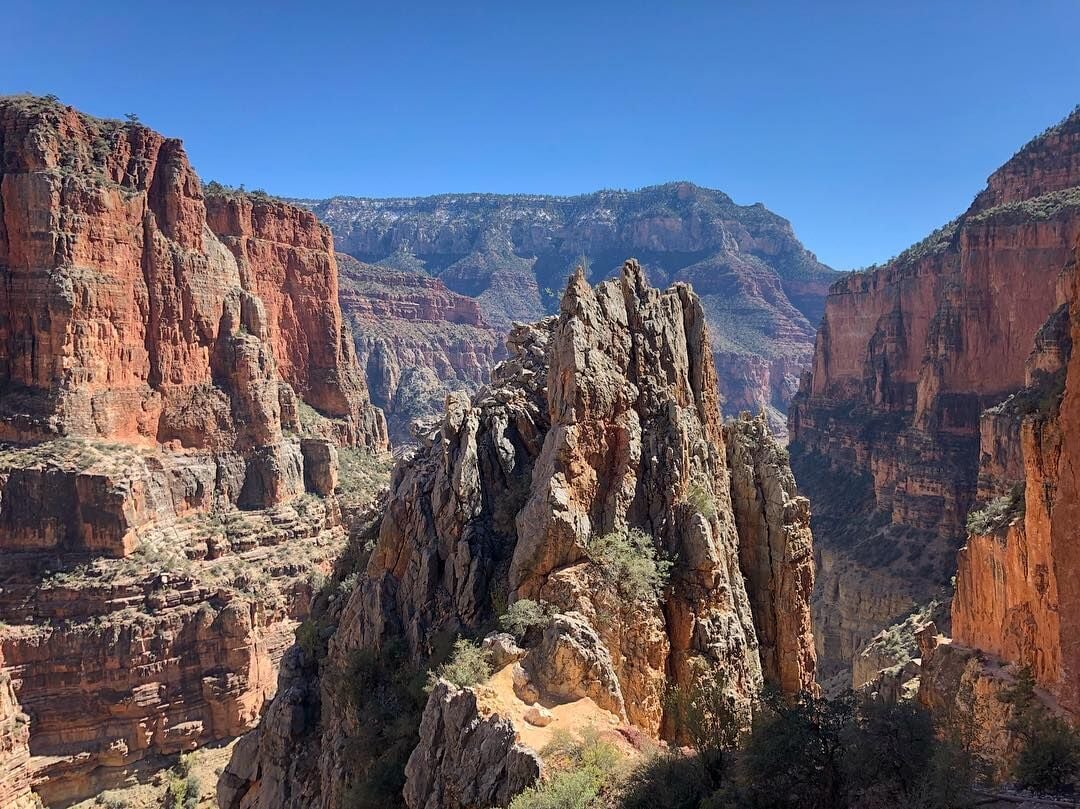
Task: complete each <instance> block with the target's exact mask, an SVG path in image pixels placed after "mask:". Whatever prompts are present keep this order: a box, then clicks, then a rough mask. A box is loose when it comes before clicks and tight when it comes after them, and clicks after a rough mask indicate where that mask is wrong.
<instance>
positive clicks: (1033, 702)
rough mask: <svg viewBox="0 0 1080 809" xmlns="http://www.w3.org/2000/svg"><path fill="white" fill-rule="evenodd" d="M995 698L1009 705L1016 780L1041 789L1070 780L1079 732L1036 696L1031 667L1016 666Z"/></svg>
mask: <svg viewBox="0 0 1080 809" xmlns="http://www.w3.org/2000/svg"><path fill="white" fill-rule="evenodd" d="M998 699H999V700H1001V702H1004V703H1005V704H1007V705H1009V706H1010V712H1009V722H1008V728H1009V730H1010V731H1012V732H1013V733H1014V734H1016V736H1017V737H1018V738H1019V740H1020V751H1019V753H1018V755H1017V757H1016V762H1015V763H1014V765H1013V772H1012V774H1013V777H1014V778H1015V779H1016V781H1017V783H1019V784H1020V785H1021V786H1023V787H1025V788H1027V789H1031V790H1033V791H1035V792H1043V793H1045V792H1060V791H1061V790H1062V788H1063V787H1065V786H1066V785H1068V784H1071V783H1072V782H1073V779H1074V778H1075V776H1076V775H1077V771H1078V770H1080V735H1078V734H1077V732H1076V731H1075V730H1073V729H1072V727H1071V726H1070V725H1069V724H1068V723H1067V722H1065V721H1064V720H1063V719H1061V718H1060V717H1057V716H1053V715H1052V714H1051V713H1050V711H1049V709H1048V708H1047V707H1046V705H1045V704H1043V702H1042V701H1041V700H1040V699H1039V698H1038V696H1037V695H1036V693H1035V675H1034V673H1033V672H1032V670H1031V668H1030V667H1028V666H1021V667H1020V668H1018V669H1016V670H1015V671H1014V672H1013V683H1012V685H1011V686H1009V688H1007V689H1005V690H1004V691H1003V692H1002V693H1001V694H1000V695H999V696H998Z"/></svg>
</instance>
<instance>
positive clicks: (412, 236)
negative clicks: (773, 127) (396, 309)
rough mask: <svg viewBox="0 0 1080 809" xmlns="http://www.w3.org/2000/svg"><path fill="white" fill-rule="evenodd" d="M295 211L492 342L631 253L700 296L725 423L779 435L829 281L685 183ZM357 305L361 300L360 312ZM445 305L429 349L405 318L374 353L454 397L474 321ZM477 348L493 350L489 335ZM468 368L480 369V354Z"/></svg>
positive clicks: (657, 275) (663, 281)
mask: <svg viewBox="0 0 1080 809" xmlns="http://www.w3.org/2000/svg"><path fill="white" fill-rule="evenodd" d="M300 204H304V205H308V206H310V207H311V209H312V210H314V211H315V212H316V213H317V214H318V216H319V217H320V219H322V220H323V221H325V222H326V223H327V224H328V225H329V226H330V228H331V230H332V231H333V232H334V241H335V244H336V246H337V248H338V251H339V252H340V253H348V254H350V255H352V256H355V257H356V258H357V259H359V260H360V261H362V262H364V263H365V264H367V265H368V266H369V267H370V266H371V265H378V266H379V267H380V268H381V272H382V273H385V272H386V271H387V270H394V271H396V272H399V273H401V274H404V275H408V276H411V277H413V278H417V279H423V280H422V281H409V284H410V285H411V286H413V287H414V289H415V286H418V285H419V284H420V283H423V284H425V285H430V286H429V288H428V290H427V291H425V293H424V294H425V295H426V296H428V297H429V298H430V297H439V298H443V299H445V295H446V292H447V291H450V292H452V293H455V294H457V295H458V296H461V297H467V298H468V299H470V300H471V301H473V302H474V304H475V306H476V307H477V309H478V311H479V313H480V315H481V317H482V318H483V322H484V324H486V328H487V329H490V330H491V331H492V332H494V333H495V334H497V335H498V336H499V337H500V339H501V337H502V336H505V335H506V334H507V333H508V331H509V330H510V328H511V324H512V323H513V322H515V321H517V322H529V321H532V320H535V319H536V318H538V317H541V316H543V315H545V314H552V313H554V312H556V311H558V307H559V300H560V295H561V292H562V290H563V288H564V287H565V286H566V279H567V277H568V276H569V275H570V274H571V273H572V272H573V271H574V268H575V267H576V266H577V265H578V264H584V265H585V266H586V267H587V280H589V281H591V282H594V283H595V282H597V281H601V280H603V279H605V278H611V277H613V276H617V275H618V272H619V268H620V266H621V265H622V262H623V260H624V259H625V258H627V257H628V256H635V257H636V258H637V259H638V260H639V262H640V264H641V266H642V269H643V270H644V271H645V273H646V276H647V277H648V278H649V280H650V282H651V283H653V284H654V285H656V286H665V285H667V284H670V283H676V282H685V283H690V284H692V285H693V287H694V291H695V292H697V294H698V295H699V296H700V298H701V302H702V307H703V309H704V311H705V317H706V320H707V321H708V324H709V337H710V346H711V349H712V353H713V361H714V364H715V367H716V371H717V382H718V385H719V390H720V392H721V395H722V398H723V400H724V412H725V413H726V414H728V415H737V414H738V413H739V412H741V411H743V410H749V411H751V412H754V413H757V412H758V411H760V410H762V409H764V410H765V411H766V413H767V414H768V415H769V420H770V428H771V429H772V431H773V433H774V434H775V435H777V436H778V437H780V438H783V437H784V436H785V433H786V424H785V416H784V414H785V413H786V410H787V406H788V403H789V401H790V400H791V397H792V395H793V394H794V393H795V391H796V389H797V388H798V384H799V373H800V372H801V371H802V370H803V369H804V368H806V367H807V365H808V364H809V362H810V358H811V354H812V351H813V340H814V329H815V328H816V327H817V324H818V322H819V321H820V320H821V313H822V307H823V303H824V298H825V294H826V292H827V291H828V287H829V284H831V283H832V282H833V281H834V280H835V279H836V274H835V273H834V272H833V271H832V270H830V269H829V268H828V267H826V266H825V265H823V264H821V263H820V262H819V261H818V260H817V258H816V257H815V256H814V255H813V254H812V253H810V252H809V251H807V250H806V249H805V248H804V247H803V246H802V244H800V242H799V241H798V239H797V238H796V237H795V233H794V232H793V230H792V228H791V225H790V224H789V223H788V222H787V221H786V220H785V219H783V218H781V217H779V216H777V215H776V214H774V213H772V212H771V211H769V210H768V209H766V208H765V206H763V205H761V204H760V203H758V204H754V205H738V204H736V203H735V202H733V201H732V199H731V198H730V197H728V196H727V195H726V194H724V193H722V192H720V191H715V190H712V189H708V188H701V187H699V186H695V185H694V184H693V183H688V182H676V183H667V184H665V185H659V186H653V187H650V188H642V189H639V190H637V191H599V192H596V193H593V194H584V195H581V196H576V197H547V196H540V195H525V194H517V195H497V194H447V195H442V196H436V197H425V198H411V199H363V198H358V197H334V198H332V199H327V200H304V201H300ZM366 274H368V275H369V276H370V275H371V271H370V270H369V271H368V272H367V273H366ZM436 279H437V281H438V282H439V283H438V285H437V286H435V285H434V284H435V280H436ZM365 286H366V287H368V288H369V289H370V290H371V293H370V295H371V297H373V298H375V299H383V298H385V295H384V293H383V292H382V291H380V290H379V289H377V288H376V287H375V285H374V284H372V283H371V282H370V281H368V282H366V283H363V284H360V285H358V287H359V288H357V289H356V290H355V291H354V292H349V293H348V295H349V299H348V300H345V299H343V305H344V307H345V309H346V312H347V313H348V311H349V310H350V309H351V308H352V307H353V306H354V302H356V301H358V300H359V299H361V298H363V297H365V295H366V293H365V292H364V290H363V287H365ZM344 288H345V287H344V285H343V290H344ZM439 288H441V289H439ZM392 294H393V293H392ZM415 294H416V293H414V292H409V293H408V294H407V295H406V297H408V298H413V297H414V296H415ZM379 305H381V303H380V304H379ZM363 308H364V305H363V304H362V303H361V304H360V305H359V307H358V311H359V310H360V309H363ZM423 308H428V307H423ZM452 308H453V309H454V310H456V311H455V312H453V313H450V314H449V317H447V316H442V317H441V319H440V320H439V321H438V323H439V324H440V325H438V326H437V327H436V326H435V325H434V324H432V325H427V326H424V327H423V328H422V332H423V333H425V334H428V333H430V334H431V335H432V337H431V341H432V346H431V347H430V349H428V350H426V351H425V350H422V347H421V346H415V347H414V346H413V345H411V344H410V343H411V340H412V339H414V338H415V337H416V336H417V331H418V330H417V329H416V328H414V327H413V326H412V321H411V320H405V321H397V322H383V323H382V327H381V329H379V330H378V333H382V334H384V340H385V343H386V347H385V349H384V353H385V355H387V356H396V357H397V359H398V362H397V364H398V366H400V368H401V369H402V372H404V369H405V368H406V367H408V365H407V362H406V361H403V360H407V361H408V362H412V361H418V362H420V363H421V367H423V368H430V369H432V370H435V371H437V370H438V368H439V367H443V368H447V367H452V368H454V369H455V370H454V373H453V375H452V376H451V377H450V379H451V380H453V382H454V386H460V387H463V388H465V389H466V390H468V391H469V392H470V393H471V392H472V391H473V390H475V384H474V383H472V382H471V381H470V379H469V376H468V371H467V369H468V367H469V366H470V365H472V363H473V362H474V358H473V357H472V356H470V352H468V351H465V352H464V355H465V356H461V357H460V358H458V357H456V356H455V355H458V354H460V353H462V352H460V350H459V349H458V348H457V347H456V346H457V342H456V338H457V337H458V336H460V335H462V334H464V333H469V330H468V329H465V328H462V324H464V323H466V322H467V321H468V320H472V318H471V317H470V318H468V319H462V318H461V315H462V314H463V310H464V305H461V304H455V305H454V306H453V307H452ZM398 315H399V313H395V317H396V316H398ZM429 322H430V321H429ZM454 324H457V326H456V327H455V325H454ZM474 328H475V325H474ZM357 331H358V332H359V331H360V329H359V328H358V329H357ZM471 334H472V335H473V336H478V335H476V332H471ZM482 344H483V345H484V346H491V345H493V343H492V342H491V341H490V337H488V338H482ZM495 344H497V343H495ZM359 347H360V349H361V351H362V352H363V351H365V347H364V346H359ZM444 354H445V356H446V357H447V359H448V361H449V362H448V364H444V363H443V355H444ZM478 359H480V361H481V362H483V361H484V358H483V356H482V355H481V356H480V357H478ZM386 365H387V360H385V359H382V358H381V357H380V358H379V359H378V361H377V362H376V363H375V364H374V365H372V364H368V365H367V368H368V372H369V384H370V386H371V388H372V389H373V390H376V389H378V388H379V387H380V383H379V382H378V379H379V378H380V376H384V375H385V374H386ZM372 374H374V376H373V375H372ZM433 376H434V377H435V379H444V378H445V377H443V376H442V375H441V374H440V373H436V374H434V375H433ZM406 381H407V382H408V385H407V386H406V391H407V392H408V393H409V397H408V398H409V399H412V400H415V399H418V398H420V399H423V398H425V397H424V395H423V394H424V391H425V390H429V389H432V388H434V387H436V386H437V383H436V382H435V381H434V380H433V379H430V378H424V377H418V378H416V379H413V380H406ZM426 401H427V404H426V406H425V408H426V411H427V413H428V414H431V415H437V414H438V413H440V412H441V401H435V399H434V397H430V396H429V397H426ZM379 403H380V404H381V405H383V406H386V404H387V403H386V402H385V401H380V402H379ZM407 403H408V402H407V401H403V402H402V404H403V405H404V404H407ZM411 407H412V408H413V409H416V408H417V405H416V403H415V402H413V403H411ZM389 413H390V415H389V418H390V423H391V425H392V426H394V427H395V429H400V428H399V427H397V426H396V425H395V420H396V419H398V418H402V417H403V416H404V415H405V414H404V413H402V412H401V409H400V408H399V409H397V410H395V408H394V407H393V406H392V405H391V406H390V411H389Z"/></svg>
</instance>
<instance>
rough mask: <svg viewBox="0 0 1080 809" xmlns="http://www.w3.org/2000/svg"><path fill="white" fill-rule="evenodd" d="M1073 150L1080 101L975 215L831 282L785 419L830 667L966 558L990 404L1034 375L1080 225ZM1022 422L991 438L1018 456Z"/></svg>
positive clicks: (1004, 175)
mask: <svg viewBox="0 0 1080 809" xmlns="http://www.w3.org/2000/svg"><path fill="white" fill-rule="evenodd" d="M1077 154H1080V113H1074V114H1073V115H1072V116H1070V117H1069V118H1068V119H1066V120H1065V121H1064V122H1062V123H1061V124H1060V125H1058V126H1056V127H1053V128H1052V129H1051V130H1048V132H1046V133H1044V134H1043V135H1042V136H1040V137H1039V138H1037V139H1036V140H1035V141H1033V142H1032V143H1031V144H1029V145H1028V146H1026V147H1025V148H1024V149H1022V150H1021V151H1020V152H1019V153H1018V154H1017V155H1016V156H1015V157H1014V158H1013V159H1012V160H1010V161H1009V162H1008V163H1007V164H1005V166H1003V167H1002V168H1001V169H999V170H998V171H997V172H995V173H994V175H992V176H991V178H990V180H989V181H988V185H987V190H986V191H984V192H983V193H982V194H980V196H979V197H978V198H977V199H976V201H975V202H974V203H973V205H972V206H971V208H969V210H968V211H967V212H966V213H965V214H963V215H962V216H961V217H959V218H958V219H956V220H955V221H953V222H951V223H950V224H948V225H946V226H945V227H944V228H942V229H940V230H938V231H936V232H935V233H933V234H931V236H930V237H928V238H927V239H926V240H924V241H923V242H921V243H919V244H917V245H915V246H913V247H911V248H909V249H908V250H906V251H905V252H904V253H902V254H901V255H900V256H898V257H897V258H895V259H893V260H892V261H890V262H889V263H888V264H886V265H884V266H882V267H879V268H872V269H871V270H868V271H864V272H860V273H854V274H851V275H849V276H847V277H845V278H844V279H843V280H841V281H839V282H837V283H836V284H835V285H834V286H833V287H832V288H831V290H830V293H829V297H828V299H827V301H826V307H825V317H824V320H823V322H822V326H821V329H820V331H819V333H818V336H817V341H816V345H815V354H814V361H813V366H812V370H811V372H810V373H808V374H807V375H805V376H804V378H803V381H802V384H801V387H800V391H799V394H798V396H797V397H796V399H795V402H794V404H793V406H792V409H791V413H790V419H789V422H790V429H791V434H792V436H793V439H794V440H793V443H792V447H791V450H792V464H793V467H794V469H795V473H796V476H797V477H798V480H799V483H800V485H801V486H802V487H803V489H804V491H805V492H806V493H807V494H808V495H809V496H810V498H811V500H812V501H813V502H814V504H815V525H814V528H815V536H816V537H817V539H818V542H817V549H818V553H819V556H820V564H819V578H818V586H819V590H818V592H817V594H816V596H815V610H816V623H817V625H818V627H819V629H820V634H819V648H818V652H819V658H820V660H821V662H822V666H823V672H824V673H825V674H826V676H829V675H832V674H834V673H836V672H839V671H843V670H845V669H846V667H847V666H849V665H850V661H851V657H852V655H853V654H854V653H855V651H856V650H858V649H859V648H860V647H861V646H862V645H863V643H864V642H865V641H866V640H868V639H869V638H870V637H871V636H872V635H873V634H875V633H876V631H877V630H878V629H880V628H881V627H882V626H886V625H888V624H889V623H892V622H893V621H894V620H896V619H898V618H900V617H901V616H902V615H904V614H906V613H907V612H909V611H910V610H911V609H912V608H913V607H914V606H915V605H917V604H925V603H927V602H929V601H930V600H932V599H933V598H935V597H937V596H939V595H940V588H941V587H943V586H945V585H947V584H948V582H949V580H950V578H951V576H952V573H953V572H954V571H955V551H956V549H957V548H959V547H960V545H961V544H963V538H964V534H965V518H966V516H967V514H968V512H969V511H970V510H971V509H972V507H973V506H974V505H975V503H976V500H977V497H978V491H979V465H980V455H981V454H983V452H984V450H985V448H983V449H980V442H981V439H980V421H981V420H982V421H983V422H984V423H985V422H986V420H985V419H981V414H982V413H983V411H984V410H986V409H987V408H988V407H991V406H993V405H996V404H998V403H999V402H1001V401H1002V400H1003V399H1005V398H1006V397H1008V396H1009V395H1010V394H1012V393H1014V392H1016V391H1018V390H1019V389H1020V388H1022V387H1023V386H1024V384H1025V360H1026V358H1027V356H1028V354H1029V352H1030V351H1031V349H1032V346H1033V344H1034V342H1035V339H1036V335H1037V333H1038V332H1039V330H1040V328H1041V327H1042V325H1043V323H1044V322H1045V321H1046V320H1047V318H1048V316H1049V315H1050V314H1051V313H1052V312H1053V310H1054V308H1055V306H1056V302H1055V285H1056V282H1057V277H1058V273H1059V272H1060V270H1061V269H1062V267H1063V266H1065V265H1066V264H1067V263H1068V262H1069V261H1070V259H1071V253H1072V249H1073V245H1074V244H1075V240H1076V238H1077V235H1078V233H1080V189H1078V186H1080V173H1078V172H1077V171H1076V161H1077ZM989 426H990V427H991V428H994V424H993V420H992V419H991V420H990V423H989ZM998 427H999V428H1000V429H1003V430H1004V429H1008V428H1007V427H1006V425H1004V424H1002V425H998ZM1012 436H1013V440H1014V442H1013V444H1012V446H1011V447H1010V446H1008V445H1007V444H1006V445H1003V446H1001V447H1000V449H998V450H995V451H994V452H995V453H996V454H997V460H996V463H998V464H999V465H1001V466H1002V467H1007V468H1011V469H1013V470H1015V469H1016V467H1017V463H1018V452H1017V447H1018V444H1017V443H1016V442H1015V438H1016V437H1017V436H1018V434H1016V433H1012Z"/></svg>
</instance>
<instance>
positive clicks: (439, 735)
mask: <svg viewBox="0 0 1080 809" xmlns="http://www.w3.org/2000/svg"><path fill="white" fill-rule="evenodd" d="M540 768H541V761H540V757H539V756H538V755H537V754H536V752H535V751H533V750H530V749H529V748H528V747H525V746H523V745H521V744H519V743H518V742H517V734H516V732H515V730H514V725H513V723H512V722H510V721H509V720H508V719H504V718H502V717H500V716H498V715H497V714H487V712H486V711H484V709H483V706H482V705H479V704H478V702H477V697H476V693H475V692H474V691H473V690H472V689H468V688H466V689H460V688H457V687H455V686H453V685H451V684H450V683H447V682H446V681H445V680H444V681H442V682H440V683H439V684H438V685H436V686H435V688H434V689H433V690H432V692H431V696H430V697H429V698H428V704H427V707H426V708H425V709H424V718H423V720H422V721H421V723H420V744H419V745H417V747H416V750H414V751H413V754H412V756H411V757H410V758H409V763H408V764H407V765H406V767H405V776H406V780H405V794H404V798H405V804H406V805H407V806H409V807H413V809H443V808H444V807H447V806H507V805H508V804H509V803H510V800H511V798H513V797H514V796H515V795H516V794H517V793H519V792H521V791H522V790H524V789H526V788H527V787H530V786H532V785H533V784H535V783H536V781H537V780H538V779H539V778H540Z"/></svg>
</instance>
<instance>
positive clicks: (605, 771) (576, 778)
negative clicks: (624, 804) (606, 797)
mask: <svg viewBox="0 0 1080 809" xmlns="http://www.w3.org/2000/svg"><path fill="white" fill-rule="evenodd" d="M541 755H542V756H543V757H544V761H545V762H546V763H547V765H548V766H549V767H550V768H551V769H552V770H553V771H554V772H553V774H552V775H551V777H550V778H548V779H547V780H545V781H544V782H542V783H540V784H537V785H536V786H535V787H532V788H531V789H527V790H525V791H524V792H522V793H521V794H520V795H518V796H517V797H516V798H514V800H513V801H512V802H511V804H510V809H588V807H591V806H594V805H595V804H594V801H596V800H597V798H599V797H600V795H601V794H602V793H603V792H604V791H605V789H606V788H607V787H608V786H610V785H611V784H613V783H614V782H615V780H616V779H617V776H618V770H619V765H620V763H621V761H622V756H621V754H620V753H619V751H618V749H617V748H616V747H615V746H614V745H612V744H609V743H608V742H605V741H603V740H601V739H600V737H599V734H597V733H596V732H595V731H592V730H587V731H586V732H585V733H584V734H582V736H581V737H575V736H572V735H571V734H570V733H568V732H566V731H555V732H554V733H553V734H552V738H551V741H550V742H549V743H548V744H547V745H545V746H544V749H543V750H541Z"/></svg>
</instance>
